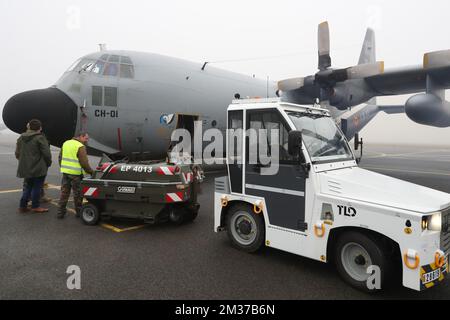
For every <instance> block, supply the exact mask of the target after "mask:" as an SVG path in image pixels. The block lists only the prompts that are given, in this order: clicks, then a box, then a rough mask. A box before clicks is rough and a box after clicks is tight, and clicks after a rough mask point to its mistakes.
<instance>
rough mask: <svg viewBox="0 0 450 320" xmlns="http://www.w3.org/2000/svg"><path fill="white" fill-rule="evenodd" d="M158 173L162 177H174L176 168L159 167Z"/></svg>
mask: <svg viewBox="0 0 450 320" xmlns="http://www.w3.org/2000/svg"><path fill="white" fill-rule="evenodd" d="M156 172H157V173H158V174H159V175H162V176H173V175H174V174H175V167H159V168H158V170H156Z"/></svg>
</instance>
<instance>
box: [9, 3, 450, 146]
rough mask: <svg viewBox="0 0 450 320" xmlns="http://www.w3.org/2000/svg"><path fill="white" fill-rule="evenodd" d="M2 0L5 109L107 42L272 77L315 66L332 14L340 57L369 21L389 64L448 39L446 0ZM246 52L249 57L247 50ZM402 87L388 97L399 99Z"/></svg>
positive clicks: (384, 132) (402, 132)
mask: <svg viewBox="0 0 450 320" xmlns="http://www.w3.org/2000/svg"><path fill="white" fill-rule="evenodd" d="M430 4H432V5H429V6H426V5H424V1H423V0H421V1H416V0H413V1H362V0H345V1H344V0H341V1H336V0H329V1H325V0H316V1H299V0H296V1H287V0H286V1H264V0H258V1H256V0H255V1H253V0H240V1H236V0H229V1H211V0H209V1H206V0H205V1H197V0H191V1H178V0H176V1H142V0H128V1H112V0H109V1H104V0H95V1H87V0H86V1H75V0H72V1H68V0H54V1H51V0H37V1H29V0H27V1H25V0H0V26H1V28H0V38H1V39H2V47H1V50H0V61H1V63H0V75H1V76H2V80H1V83H2V85H1V86H0V109H2V108H3V105H4V104H5V102H6V101H7V100H8V98H10V97H11V96H12V95H14V94H16V93H19V92H22V91H26V90H32V89H38V88H45V87H48V86H50V85H52V84H54V83H55V82H56V81H57V79H58V78H59V77H60V76H61V75H62V73H63V72H64V71H65V70H66V69H67V68H68V67H69V66H70V65H71V64H72V63H73V62H74V61H75V60H76V59H78V58H79V57H81V56H83V55H85V54H88V53H90V52H93V51H97V50H98V44H99V43H106V44H107V48H108V49H124V50H137V51H145V52H154V53H159V54H164V55H169V56H174V57H179V58H183V59H188V60H192V61H197V62H203V61H223V60H226V61H229V60H243V61H235V62H227V63H216V64H214V65H215V66H216V67H220V68H223V69H227V70H231V71H235V72H240V73H245V74H249V75H252V74H255V75H256V76H257V77H261V78H266V77H267V76H269V77H270V79H272V80H279V79H283V78H289V77H295V76H304V75H309V74H313V73H315V72H316V68H317V24H319V23H320V22H322V21H324V20H328V21H329V22H330V29H331V30H330V32H331V55H332V61H333V66H334V67H348V66H351V65H354V64H356V63H357V61H358V57H359V53H360V50H361V46H362V41H363V38H364V34H365V29H366V28H367V27H372V28H374V29H375V31H376V36H377V58H378V60H384V61H385V65H386V68H387V69H389V68H392V67H400V66H408V65H419V64H421V63H422V58H423V54H424V53H425V52H428V51H434V50H441V49H450V37H448V31H449V30H450V27H449V26H448V22H446V15H447V13H448V12H450V2H449V1H444V0H433V1H431V2H430ZM247 59H250V60H247ZM405 100H406V98H405V97H394V98H382V99H380V101H381V102H382V103H386V104H403V103H404V102H405ZM361 134H362V136H363V137H364V139H365V141H366V142H384V143H420V144H426V143H430V144H445V145H450V129H439V128H432V127H425V126H421V125H418V124H415V123H414V122H412V121H410V120H409V119H408V118H407V117H406V116H405V115H390V116H387V115H384V114H379V115H378V116H377V118H376V119H375V120H374V121H372V122H371V123H370V124H369V125H368V126H367V127H366V129H364V130H363V132H362V133H361Z"/></svg>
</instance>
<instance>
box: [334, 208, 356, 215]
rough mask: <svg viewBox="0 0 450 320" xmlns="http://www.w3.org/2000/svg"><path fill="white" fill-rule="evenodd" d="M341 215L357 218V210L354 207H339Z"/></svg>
mask: <svg viewBox="0 0 450 320" xmlns="http://www.w3.org/2000/svg"><path fill="white" fill-rule="evenodd" d="M338 208H339V215H340V216H342V215H344V216H346V217H355V216H356V209H355V208H353V207H347V206H339V205H338Z"/></svg>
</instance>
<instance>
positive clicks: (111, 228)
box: [49, 200, 146, 233]
mask: <svg viewBox="0 0 450 320" xmlns="http://www.w3.org/2000/svg"><path fill="white" fill-rule="evenodd" d="M69 201H70V200H69ZM83 202H85V200H84V201H83ZM49 203H50V204H52V205H54V206H55V207H58V203H57V202H55V201H50V202H49ZM67 211H69V212H70V213H73V214H76V213H77V212H76V211H75V210H74V209H72V208H67ZM100 226H101V227H103V228H105V229H108V230H111V231H114V232H116V233H121V232H127V231H133V230H138V229H142V228H144V227H145V226H146V225H145V224H143V225H138V226H133V227H128V228H123V229H121V228H118V227H115V226H113V225H111V224H108V223H101V224H100Z"/></svg>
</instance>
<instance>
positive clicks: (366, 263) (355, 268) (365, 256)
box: [334, 231, 394, 293]
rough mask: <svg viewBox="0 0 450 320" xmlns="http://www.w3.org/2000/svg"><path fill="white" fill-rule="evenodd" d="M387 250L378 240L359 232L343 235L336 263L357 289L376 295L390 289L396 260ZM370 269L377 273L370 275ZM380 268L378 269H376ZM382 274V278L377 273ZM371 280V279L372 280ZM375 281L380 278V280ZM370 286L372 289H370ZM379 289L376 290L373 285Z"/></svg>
mask: <svg viewBox="0 0 450 320" xmlns="http://www.w3.org/2000/svg"><path fill="white" fill-rule="evenodd" d="M387 251H388V250H387V248H386V247H385V246H384V245H383V244H382V243H381V241H379V239H377V238H376V237H374V236H373V237H372V236H369V235H366V234H364V233H360V232H353V231H352V232H348V233H344V234H342V235H341V236H340V237H339V238H338V239H337V243H336V246H335V252H334V257H335V259H334V260H335V263H336V268H337V270H338V272H339V274H340V276H341V278H342V279H343V280H344V281H345V282H347V283H348V284H350V285H351V286H353V287H355V288H356V289H359V290H362V291H365V292H369V293H374V292H376V291H379V290H382V289H384V288H385V287H387V286H389V283H390V282H392V280H393V279H392V278H393V271H394V266H393V260H392V257H389V255H388V254H387ZM370 266H373V267H375V269H376V271H375V273H373V272H374V271H372V273H371V274H370V273H368V268H369V267H370ZM376 267H378V268H379V269H378V268H376ZM377 270H379V274H378V275H377V274H376V272H377ZM369 277H371V279H369ZM376 277H379V278H378V279H377V278H376ZM369 282H370V283H371V284H372V285H369ZM376 283H378V284H379V285H380V286H379V288H376V286H375V289H378V290H375V289H374V288H373V287H374V284H376Z"/></svg>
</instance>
